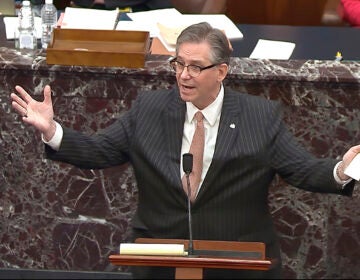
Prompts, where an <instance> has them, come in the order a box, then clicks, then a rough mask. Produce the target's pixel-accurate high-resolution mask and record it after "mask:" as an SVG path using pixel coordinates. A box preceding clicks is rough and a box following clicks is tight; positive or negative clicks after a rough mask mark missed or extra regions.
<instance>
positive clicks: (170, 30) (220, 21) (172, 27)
mask: <svg viewBox="0 0 360 280" xmlns="http://www.w3.org/2000/svg"><path fill="white" fill-rule="evenodd" d="M128 16H129V17H130V18H131V20H132V21H131V22H124V21H119V23H118V25H117V27H116V29H117V30H129V29H131V28H133V29H134V30H142V31H149V32H150V36H151V37H158V38H159V39H160V40H161V42H162V43H163V44H164V46H165V47H166V49H167V50H168V51H169V52H173V51H174V50H175V42H174V41H176V38H177V36H178V35H179V34H180V32H181V31H182V30H183V29H184V28H186V27H188V26H189V25H192V24H195V23H200V22H208V23H209V24H210V25H211V26H213V27H215V28H219V29H221V30H223V31H224V32H225V34H226V35H227V37H228V38H229V39H239V38H243V34H242V33H241V31H240V30H239V29H238V28H237V27H236V25H235V24H234V23H233V22H232V21H231V20H230V19H229V18H228V17H227V16H226V15H224V14H181V13H180V12H178V11H177V10H176V9H160V10H153V11H147V12H137V13H129V14H128Z"/></svg>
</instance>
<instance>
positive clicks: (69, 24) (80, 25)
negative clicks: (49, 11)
mask: <svg viewBox="0 0 360 280" xmlns="http://www.w3.org/2000/svg"><path fill="white" fill-rule="evenodd" d="M118 14H119V12H118V10H100V9H87V8H72V7H66V8H65V12H64V16H63V18H62V21H61V28H64V29H98V30H113V29H115V27H116V24H117V18H118Z"/></svg>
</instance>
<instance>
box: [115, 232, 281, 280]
mask: <svg viewBox="0 0 360 280" xmlns="http://www.w3.org/2000/svg"><path fill="white" fill-rule="evenodd" d="M135 242H136V243H150V244H184V246H185V248H187V247H188V243H189V242H188V240H183V239H152V238H139V239H137V240H136V241H135ZM193 246H194V251H195V253H196V251H198V252H207V254H206V255H202V254H199V255H195V254H194V256H158V255H156V256H155V255H151V256H150V255H120V254H119V255H110V256H109V260H110V262H111V263H112V264H114V265H126V266H166V267H175V279H202V278H203V269H204V268H222V269H247V270H269V269H270V268H272V267H273V266H274V265H275V264H276V260H270V259H266V258H265V244H264V243H262V242H239V241H213V240H194V241H193ZM211 252H213V254H212V253H211ZM217 252H220V254H218V253H217ZM237 252H238V253H239V256H236V253H237ZM226 253H229V256H227V254H226ZM232 253H235V256H230V255H231V254H232ZM222 255H225V256H222ZM247 255H249V256H247ZM254 256H256V257H254Z"/></svg>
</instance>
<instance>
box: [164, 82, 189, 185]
mask: <svg viewBox="0 0 360 280" xmlns="http://www.w3.org/2000/svg"><path fill="white" fill-rule="evenodd" d="M173 94H174V95H173V97H172V98H171V101H170V102H169V105H168V106H167V108H166V110H165V114H164V118H163V124H164V129H165V131H164V133H165V135H166V143H167V147H166V148H167V156H166V158H167V159H168V160H166V163H167V168H168V169H169V179H170V180H171V181H172V185H175V186H179V187H181V178H180V153H181V143H182V135H183V130H184V121H185V111H186V106H185V103H184V102H183V101H182V100H181V99H180V96H179V93H178V92H177V89H175V90H174V92H173ZM164 148H165V147H164ZM181 190H182V189H181Z"/></svg>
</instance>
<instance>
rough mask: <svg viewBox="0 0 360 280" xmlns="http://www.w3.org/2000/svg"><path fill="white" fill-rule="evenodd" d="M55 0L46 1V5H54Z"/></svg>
mask: <svg viewBox="0 0 360 280" xmlns="http://www.w3.org/2000/svg"><path fill="white" fill-rule="evenodd" d="M52 3H53V0H45V4H52Z"/></svg>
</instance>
